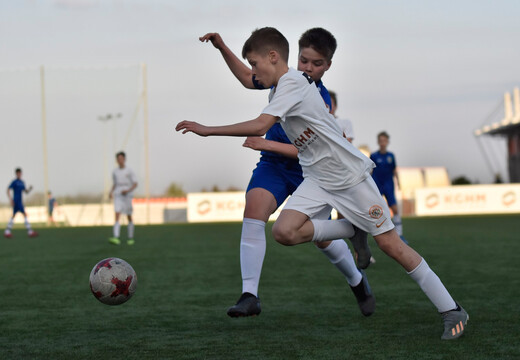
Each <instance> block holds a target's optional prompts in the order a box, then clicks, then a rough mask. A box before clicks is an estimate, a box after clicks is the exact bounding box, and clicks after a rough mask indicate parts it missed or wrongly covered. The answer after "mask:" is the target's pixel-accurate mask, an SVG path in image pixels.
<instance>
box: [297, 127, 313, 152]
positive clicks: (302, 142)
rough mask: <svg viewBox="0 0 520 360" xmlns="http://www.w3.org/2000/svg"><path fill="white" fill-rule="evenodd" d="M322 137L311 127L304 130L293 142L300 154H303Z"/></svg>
mask: <svg viewBox="0 0 520 360" xmlns="http://www.w3.org/2000/svg"><path fill="white" fill-rule="evenodd" d="M319 138H320V136H319V135H318V134H316V133H315V132H314V131H312V129H311V128H310V127H308V128H307V129H306V130H304V131H303V132H302V133H301V134H300V135H299V136H297V137H296V139H295V140H294V141H293V144H294V146H296V148H297V149H298V152H300V153H301V152H303V151H305V149H307V148H308V147H309V145H310V144H312V143H313V142H315V141H316V140H317V139H319Z"/></svg>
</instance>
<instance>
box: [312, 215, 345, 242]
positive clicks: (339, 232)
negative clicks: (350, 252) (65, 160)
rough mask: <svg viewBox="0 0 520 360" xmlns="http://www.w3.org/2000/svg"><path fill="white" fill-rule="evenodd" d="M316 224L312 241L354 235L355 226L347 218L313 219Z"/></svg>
mask: <svg viewBox="0 0 520 360" xmlns="http://www.w3.org/2000/svg"><path fill="white" fill-rule="evenodd" d="M311 222H312V224H313V225H314V234H313V235H312V241H327V240H335V239H339V238H341V239H343V238H351V237H352V236H354V227H353V226H352V224H351V223H350V222H349V221H348V220H347V219H341V220H317V219H311Z"/></svg>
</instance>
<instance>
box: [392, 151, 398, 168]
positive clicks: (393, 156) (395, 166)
mask: <svg viewBox="0 0 520 360" xmlns="http://www.w3.org/2000/svg"><path fill="white" fill-rule="evenodd" d="M392 160H393V165H394V166H393V168H392V170H395V169H396V168H397V163H396V162H395V155H394V154H392Z"/></svg>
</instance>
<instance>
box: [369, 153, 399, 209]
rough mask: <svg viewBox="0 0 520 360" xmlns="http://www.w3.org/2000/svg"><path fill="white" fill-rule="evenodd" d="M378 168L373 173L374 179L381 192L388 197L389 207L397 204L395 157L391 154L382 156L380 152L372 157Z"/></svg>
mask: <svg viewBox="0 0 520 360" xmlns="http://www.w3.org/2000/svg"><path fill="white" fill-rule="evenodd" d="M370 160H372V161H373V162H374V163H375V164H376V167H375V168H374V172H373V173H372V177H373V178H374V181H375V183H376V185H377V187H378V189H379V191H380V192H381V194H383V195H384V196H385V197H386V200H387V202H388V205H389V206H392V205H394V204H395V203H396V201H395V194H394V171H395V168H396V163H395V156H394V154H393V153H391V152H386V153H384V154H382V153H381V152H379V151H376V152H375V153H372V155H370Z"/></svg>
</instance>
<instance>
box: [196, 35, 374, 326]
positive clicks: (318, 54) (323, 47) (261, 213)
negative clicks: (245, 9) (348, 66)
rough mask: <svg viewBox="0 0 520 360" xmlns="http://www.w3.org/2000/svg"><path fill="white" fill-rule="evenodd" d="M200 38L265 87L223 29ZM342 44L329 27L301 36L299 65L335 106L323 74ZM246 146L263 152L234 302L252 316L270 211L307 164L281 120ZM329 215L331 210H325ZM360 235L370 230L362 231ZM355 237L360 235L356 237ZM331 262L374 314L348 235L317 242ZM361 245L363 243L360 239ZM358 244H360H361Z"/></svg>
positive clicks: (250, 196) (251, 190)
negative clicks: (239, 289)
mask: <svg viewBox="0 0 520 360" xmlns="http://www.w3.org/2000/svg"><path fill="white" fill-rule="evenodd" d="M200 41H203V42H204V41H205V42H207V41H211V42H212V44H213V45H214V46H215V48H217V49H218V50H220V52H221V54H222V56H223V57H224V60H225V61H226V63H227V65H228V66H229V68H230V70H231V71H232V73H233V74H234V75H235V77H236V78H237V79H238V80H239V81H240V82H241V83H242V85H244V86H245V87H246V88H249V89H264V87H263V86H262V85H261V84H259V83H258V82H257V81H256V79H255V78H254V76H253V73H252V71H251V69H250V68H249V67H247V66H246V65H245V64H244V63H243V62H242V61H240V59H238V57H237V56H236V55H235V54H234V53H233V52H232V51H231V50H230V49H229V48H228V47H227V46H226V45H225V44H224V41H223V40H222V38H221V37H220V35H219V34H218V33H208V34H206V35H204V36H202V37H201V38H200ZM335 50H336V40H335V38H334V36H333V35H332V34H331V33H330V32H328V31H327V30H325V29H322V28H314V29H310V30H308V31H306V32H305V33H304V34H303V35H302V36H301V38H300V40H299V56H298V69H299V70H301V71H305V72H306V73H307V74H308V75H309V76H310V77H311V78H312V79H313V80H314V81H315V83H316V86H317V89H318V90H319V92H320V94H321V96H322V98H323V100H324V101H325V103H326V105H327V107H328V108H329V109H331V99H330V96H329V93H328V91H327V89H326V88H325V86H324V85H323V83H322V81H321V78H322V76H323V74H324V73H325V71H327V70H328V69H329V68H330V66H331V63H332V56H333V55H334V52H335ZM244 146H245V147H249V148H251V149H254V150H260V151H261V158H260V161H259V162H258V164H257V166H256V168H255V169H254V170H253V175H252V177H251V180H250V182H249V185H248V187H247V192H246V207H245V210H244V221H243V226H242V236H241V241H240V265H241V271H242V295H241V296H240V298H239V300H238V302H237V303H236V304H235V305H234V306H232V307H231V308H229V310H228V315H229V316H231V317H239V316H251V315H257V314H259V313H260V311H261V308H260V300H259V298H258V285H259V282H260V275H261V271H262V264H263V260H264V256H265V248H266V239H265V225H266V222H267V221H268V219H269V217H270V215H271V214H272V213H274V211H275V210H276V209H277V208H278V207H279V206H280V205H281V204H282V203H283V202H284V201H285V199H286V198H287V197H288V196H289V195H291V194H292V193H293V191H294V190H295V189H296V188H297V187H298V185H300V183H301V182H302V180H303V177H302V170H301V166H300V165H299V163H298V159H297V150H296V148H295V147H294V146H293V145H292V144H291V142H290V140H289V139H288V138H287V136H286V134H285V132H284V131H283V129H282V127H281V125H280V124H278V123H277V124H274V125H273V126H272V127H271V128H270V129H269V130H268V131H267V133H266V135H265V138H261V137H248V138H247V139H246V141H245V142H244ZM320 216H321V217H323V218H324V219H326V218H328V217H329V213H326V214H320ZM355 236H356V239H357V238H359V237H363V236H366V234H365V233H364V232H362V231H359V232H358V233H357V234H356V235H355ZM356 239H354V241H355V240H356ZM317 245H318V247H320V249H321V251H322V252H323V254H324V255H326V256H327V257H328V258H329V260H330V261H331V263H333V264H334V265H335V266H336V268H337V269H338V270H339V271H340V272H341V273H342V274H343V275H344V276H345V277H346V279H347V281H348V283H349V285H350V286H351V288H352V291H353V292H354V295H355V296H356V299H357V301H358V304H359V306H360V309H361V312H362V313H363V315H365V316H368V315H370V314H372V313H373V312H374V310H375V299H374V297H373V296H372V293H371V290H370V287H369V285H368V280H367V279H366V276H364V274H362V273H361V272H360V271H359V270H358V269H357V268H356V264H355V261H354V258H353V257H352V254H351V253H350V249H349V247H348V245H347V244H346V243H345V242H344V241H332V242H331V241H328V242H323V243H320V244H317ZM356 246H357V245H356ZM356 250H357V249H356ZM359 252H362V253H364V254H367V253H368V254H367V255H365V258H366V261H365V264H366V265H364V266H362V267H363V268H364V267H366V266H368V263H369V260H370V254H369V250H368V251H367V250H365V251H363V249H360V251H359Z"/></svg>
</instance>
